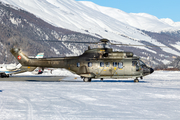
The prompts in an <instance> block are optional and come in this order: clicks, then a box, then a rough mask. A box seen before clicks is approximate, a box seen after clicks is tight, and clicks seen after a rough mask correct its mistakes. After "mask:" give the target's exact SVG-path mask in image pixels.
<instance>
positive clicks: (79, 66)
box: [10, 39, 154, 82]
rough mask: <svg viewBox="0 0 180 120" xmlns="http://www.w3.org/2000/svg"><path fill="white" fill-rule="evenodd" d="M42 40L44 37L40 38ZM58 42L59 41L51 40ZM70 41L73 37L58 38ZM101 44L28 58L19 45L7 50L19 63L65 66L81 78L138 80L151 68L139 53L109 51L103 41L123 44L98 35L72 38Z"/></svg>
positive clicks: (87, 80) (43, 66)
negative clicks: (77, 51) (91, 39)
mask: <svg viewBox="0 0 180 120" xmlns="http://www.w3.org/2000/svg"><path fill="white" fill-rule="evenodd" d="M43 41H44V40H43ZM53 42H59V41H53ZM60 42H67V43H71V42H73V41H60ZM73 43H85V44H86V43H88V44H102V45H103V47H102V48H93V49H91V48H90V47H88V50H86V51H85V52H84V53H83V54H82V55H80V56H72V57H59V58H38V59H36V58H28V57H27V56H26V55H25V54H24V53H23V52H22V51H21V50H20V49H19V48H12V49H11V50H10V52H11V53H12V54H13V55H14V57H15V58H16V59H17V60H18V61H19V63H21V64H22V65H23V66H26V67H28V68H30V67H41V68H45V67H46V68H65V69H67V70H69V71H71V72H72V73H75V74H78V75H79V76H81V78H82V79H83V81H84V82H91V80H92V79H100V80H103V79H106V78H108V79H109V78H110V79H128V78H133V79H134V82H139V78H140V79H143V77H144V76H146V75H149V74H151V73H153V72H154V70H153V68H151V67H148V66H147V65H146V64H145V63H144V62H143V61H141V60H140V57H138V56H134V54H133V52H122V51H116V52H115V51H113V49H112V48H107V47H106V45H125V44H114V43H110V41H109V40H108V39H100V42H73Z"/></svg>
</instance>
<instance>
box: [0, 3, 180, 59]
mask: <svg viewBox="0 0 180 120" xmlns="http://www.w3.org/2000/svg"><path fill="white" fill-rule="evenodd" d="M1 1H2V2H4V3H6V4H10V5H11V7H13V8H15V9H17V10H18V9H19V8H20V9H23V10H25V11H28V12H30V13H32V14H34V15H36V16H37V17H39V18H41V19H43V20H44V21H46V22H48V23H50V24H52V25H54V26H56V27H62V28H65V29H69V30H72V31H76V32H81V33H85V34H90V35H93V36H95V37H99V38H107V39H109V40H113V42H118V43H119V42H121V43H126V44H137V45H144V44H145V45H147V44H148V45H158V46H168V47H169V48H161V50H160V51H157V50H156V49H154V48H147V47H140V48H139V47H134V48H137V49H142V50H144V51H145V52H144V53H147V52H149V53H148V54H146V56H148V55H149V54H151V53H152V54H153V56H155V55H157V56H159V57H161V58H158V57H156V58H155V59H156V60H159V61H163V60H164V61H168V60H170V59H171V58H168V57H172V56H173V55H175V56H180V53H179V52H180V51H179V50H178V49H176V48H178V46H177V43H178V42H180V40H179V41H175V42H165V41H160V40H158V39H157V38H156V37H152V36H150V34H152V33H149V34H147V32H144V31H142V30H146V31H151V32H157V33H161V31H178V30H180V23H179V22H173V21H172V20H171V19H169V18H167V19H158V18H157V17H155V16H152V15H149V14H146V13H125V12H123V11H121V10H119V9H115V8H109V7H102V6H99V5H96V4H94V3H92V2H87V1H75V0H1ZM10 20H11V22H12V23H13V24H15V25H17V24H20V23H21V22H22V21H19V19H17V18H13V17H11V18H10ZM153 35H154V34H153ZM47 39H50V38H48V37H47ZM169 44H171V45H172V47H170V46H169ZM174 46H175V47H174ZM117 50H119V48H117ZM142 50H141V53H142V54H143V51H142ZM57 53H58V51H57ZM163 56H166V57H163Z"/></svg>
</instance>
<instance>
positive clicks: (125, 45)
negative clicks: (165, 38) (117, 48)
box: [111, 43, 167, 47]
mask: <svg viewBox="0 0 180 120" xmlns="http://www.w3.org/2000/svg"><path fill="white" fill-rule="evenodd" d="M111 45H122V46H140V47H167V46H157V45H133V44H114V43H111Z"/></svg>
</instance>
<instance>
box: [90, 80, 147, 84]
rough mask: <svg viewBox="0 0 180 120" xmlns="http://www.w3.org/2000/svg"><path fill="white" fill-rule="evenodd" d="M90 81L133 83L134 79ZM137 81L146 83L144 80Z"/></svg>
mask: <svg viewBox="0 0 180 120" xmlns="http://www.w3.org/2000/svg"><path fill="white" fill-rule="evenodd" d="M91 82H111V83H116V82H123V83H134V80H103V81H100V80H92V81H91ZM138 83H147V82H146V81H139V82H138Z"/></svg>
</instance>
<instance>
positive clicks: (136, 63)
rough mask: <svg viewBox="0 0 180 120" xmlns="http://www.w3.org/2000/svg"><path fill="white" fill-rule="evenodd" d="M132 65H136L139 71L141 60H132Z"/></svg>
mask: <svg viewBox="0 0 180 120" xmlns="http://www.w3.org/2000/svg"><path fill="white" fill-rule="evenodd" d="M132 66H134V67H136V71H139V68H140V67H139V62H138V61H132Z"/></svg>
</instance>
